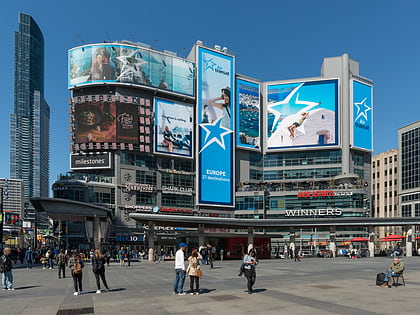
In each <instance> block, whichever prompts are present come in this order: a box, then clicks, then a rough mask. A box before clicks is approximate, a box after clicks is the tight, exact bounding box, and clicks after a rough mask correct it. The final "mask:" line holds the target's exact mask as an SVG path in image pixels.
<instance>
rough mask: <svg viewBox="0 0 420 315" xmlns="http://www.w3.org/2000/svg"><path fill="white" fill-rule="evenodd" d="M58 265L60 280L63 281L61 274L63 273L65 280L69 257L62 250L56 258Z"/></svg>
mask: <svg viewBox="0 0 420 315" xmlns="http://www.w3.org/2000/svg"><path fill="white" fill-rule="evenodd" d="M56 263H57V267H58V279H61V273H63V278H65V277H66V264H67V257H66V254H64V252H63V250H62V249H60V251H59V252H58V255H57V257H56Z"/></svg>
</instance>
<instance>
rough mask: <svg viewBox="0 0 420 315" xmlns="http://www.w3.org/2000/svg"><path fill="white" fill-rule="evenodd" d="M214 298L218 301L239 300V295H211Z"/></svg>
mask: <svg viewBox="0 0 420 315" xmlns="http://www.w3.org/2000/svg"><path fill="white" fill-rule="evenodd" d="M210 298H212V299H213V300H216V301H229V300H237V299H239V297H237V296H234V295H216V296H210Z"/></svg>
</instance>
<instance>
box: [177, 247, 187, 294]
mask: <svg viewBox="0 0 420 315" xmlns="http://www.w3.org/2000/svg"><path fill="white" fill-rule="evenodd" d="M187 247H188V245H187V244H185V243H180V244H179V249H178V250H177V252H176V254H175V281H174V292H173V293H174V294H177V293H178V295H185V294H186V293H185V292H184V281H185V263H184V260H185V256H184V251H185V249H186V248H187Z"/></svg>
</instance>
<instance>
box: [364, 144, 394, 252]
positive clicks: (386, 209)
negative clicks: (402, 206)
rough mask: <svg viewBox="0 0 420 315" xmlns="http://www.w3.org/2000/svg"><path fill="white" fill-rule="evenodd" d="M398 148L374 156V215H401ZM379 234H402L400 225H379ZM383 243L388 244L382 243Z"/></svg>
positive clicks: (372, 198) (377, 229)
mask: <svg viewBox="0 0 420 315" xmlns="http://www.w3.org/2000/svg"><path fill="white" fill-rule="evenodd" d="M398 174H399V172H398V150H397V149H392V150H389V151H386V152H383V153H379V154H377V155H375V156H373V157H372V190H371V191H372V196H371V200H372V207H371V211H372V217H377V218H392V217H400V216H401V214H400V211H399V195H398V176H399V175H398ZM376 233H378V236H379V237H380V238H381V237H385V236H387V234H388V235H389V234H400V233H401V231H400V228H399V227H378V228H376ZM381 245H386V244H385V243H382V244H381Z"/></svg>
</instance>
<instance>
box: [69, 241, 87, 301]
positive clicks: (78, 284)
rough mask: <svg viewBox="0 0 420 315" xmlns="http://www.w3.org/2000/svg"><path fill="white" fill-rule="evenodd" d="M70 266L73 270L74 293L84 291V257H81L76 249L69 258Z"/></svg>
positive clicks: (77, 293)
mask: <svg viewBox="0 0 420 315" xmlns="http://www.w3.org/2000/svg"><path fill="white" fill-rule="evenodd" d="M68 264H69V268H70V270H71V276H72V277H73V283H74V293H73V295H79V294H82V293H83V290H82V276H83V272H82V271H83V267H84V266H85V264H84V263H83V259H82V257H80V255H79V252H78V251H77V250H76V249H75V250H73V252H72V256H71V257H70V259H69V262H68Z"/></svg>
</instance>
